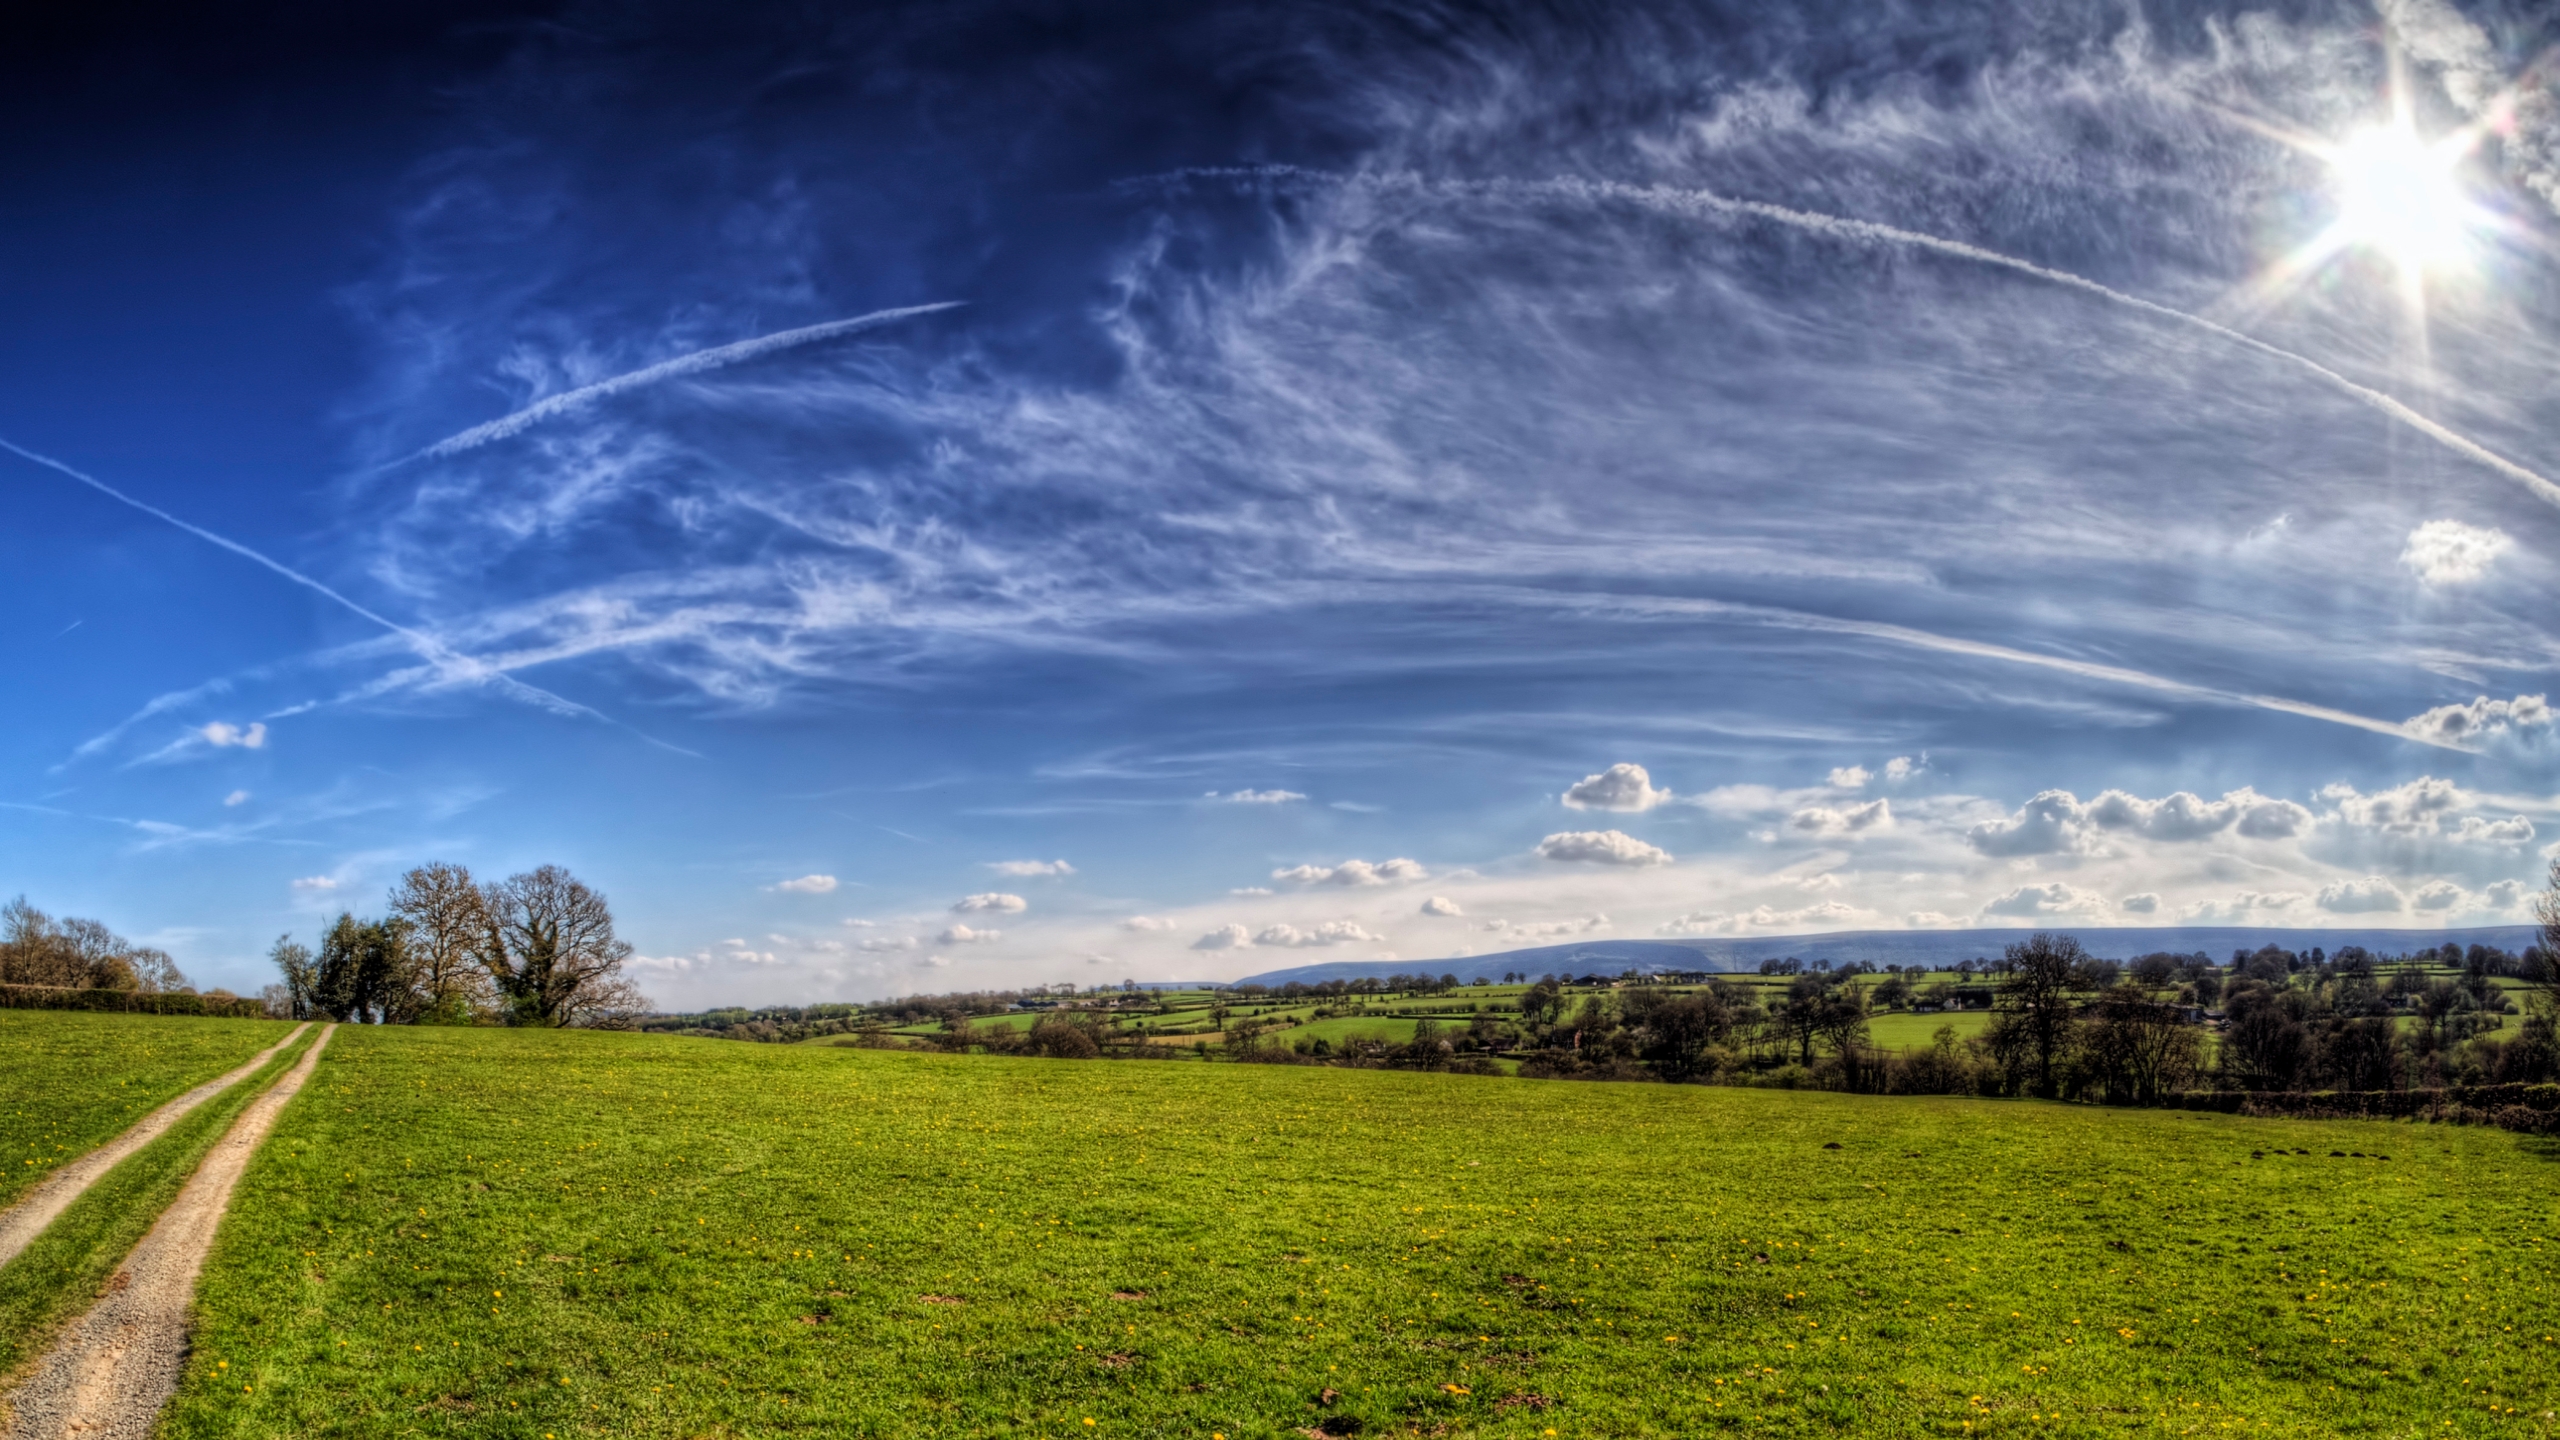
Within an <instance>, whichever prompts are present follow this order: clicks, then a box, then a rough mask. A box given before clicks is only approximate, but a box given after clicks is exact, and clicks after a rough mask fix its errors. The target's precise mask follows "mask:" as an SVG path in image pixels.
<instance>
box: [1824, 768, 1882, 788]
mask: <svg viewBox="0 0 2560 1440" xmlns="http://www.w3.org/2000/svg"><path fill="white" fill-rule="evenodd" d="M1830 778H1831V788H1832V789H1834V790H1858V789H1863V788H1865V786H1866V783H1867V782H1868V781H1870V780H1873V779H1874V778H1876V777H1875V776H1874V775H1873V774H1872V773H1870V772H1869V771H1868V769H1867V767H1866V766H1864V765H1843V766H1840V767H1839V768H1837V769H1835V770H1833V771H1832V772H1831V777H1830Z"/></svg>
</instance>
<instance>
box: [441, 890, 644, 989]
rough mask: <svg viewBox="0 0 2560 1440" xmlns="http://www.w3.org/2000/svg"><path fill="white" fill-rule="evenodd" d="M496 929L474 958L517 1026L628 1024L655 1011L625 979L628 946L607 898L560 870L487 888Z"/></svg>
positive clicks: (484, 895) (486, 902) (491, 927)
mask: <svg viewBox="0 0 2560 1440" xmlns="http://www.w3.org/2000/svg"><path fill="white" fill-rule="evenodd" d="M480 897H481V904H482V906H483V907H484V908H486V910H487V911H488V915H489V922H488V924H487V925H486V926H485V927H484V928H483V929H482V930H481V932H480V936H479V940H478V943H477V944H476V945H475V946H474V953H475V958H477V959H478V960H479V962H480V965H481V968H483V969H485V970H486V971H488V973H489V978H490V980H491V981H492V982H494V983H495V984H496V986H497V988H498V993H499V994H500V995H501V996H503V997H504V998H505V1001H506V1006H507V1015H508V1020H509V1023H511V1024H516V1025H552V1026H559V1025H619V1024H627V1023H629V1022H630V1020H631V1019H633V1018H634V1017H636V1016H637V1015H638V1014H639V1013H640V1012H642V1011H643V1010H645V1009H646V1008H647V1007H648V1003H649V1002H648V998H647V997H646V996H644V995H642V994H641V993H640V990H639V987H638V986H636V985H634V984H632V983H631V982H630V981H629V980H627V979H625V978H623V975H622V962H623V961H624V960H626V959H628V958H630V955H631V946H630V944H629V943H628V942H626V941H624V940H621V939H619V938H617V937H616V936H615V935H614V933H613V912H612V910H611V909H609V908H608V907H607V906H606V904H605V899H604V897H603V896H602V895H599V894H597V893H596V892H595V891H593V890H590V889H588V888H587V886H586V884H585V883H584V882H582V881H580V880H579V879H578V878H577V877H575V876H573V875H571V874H570V873H569V872H568V871H566V870H563V869H561V868H560V867H559V866H557V865H545V866H543V867H542V868H541V869H539V870H530V871H527V872H525V873H524V874H522V875H515V876H511V877H509V878H508V879H506V880H504V881H502V882H500V883H498V884H494V885H489V886H486V887H483V888H482V890H481V892H480Z"/></svg>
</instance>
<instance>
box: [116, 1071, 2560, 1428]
mask: <svg viewBox="0 0 2560 1440" xmlns="http://www.w3.org/2000/svg"><path fill="white" fill-rule="evenodd" d="M1834 1143H1836V1144H1838V1145H1839V1146H1840V1147H1841V1148H1839V1149H1836V1150H1835V1149H1829V1148H1826V1147H1827V1146H1829V1145H1831V1144H1834ZM2279 1147H2281V1148H2282V1149H2283V1150H2285V1151H2297V1150H2298V1151H2303V1152H2308V1153H2300V1154H2284V1155H2282V1156H2281V1157H2279V1154H2278V1153H2277V1152H2278V1150H2279ZM2332 1150H2337V1151H2342V1152H2346V1151H2354V1152H2365V1153H2362V1154H2359V1155H2341V1156H2338V1157H2336V1158H2332V1157H2331V1156H2330V1153H2329V1152H2330V1151H2332ZM2252 1152H2264V1158H2252ZM2376 1152H2386V1153H2388V1154H2390V1156H2391V1158H2390V1159H2388V1160H2384V1159H2380V1158H2378V1155H2377V1153H2376ZM2555 1178H2560V1151H2555V1149H2554V1147H2553V1146H2552V1145H2551V1144H2550V1143H2548V1142H2541V1141H2531V1140H2525V1139H2521V1138H2519V1137H2516V1136H2513V1135H2509V1134H2505V1133H2503V1132H2496V1131H2486V1130H2477V1131H2475V1130H2454V1129H2427V1128H2423V1127H2410V1126H2388V1125H2373V1124H2348V1123H2336V1124H2321V1123H2310V1122H2271V1121H2248V1120H2241V1119H2236V1118H2228V1117H2220V1116H2200V1115H2190V1114H2185V1113H2178V1112H2162V1111H2106V1110H2100V1109H2094V1108H2086V1107H2063V1106H2049V1105H2037V1104H2032V1103H2004V1102H1991V1101H1957V1100H1917V1099H1875V1098H1861V1097H1852V1096H1841V1095H1829V1094H1810V1093H1780V1092H1769V1091H1752V1090H1731V1089H1712V1088H1691V1087H1677V1088H1675V1087H1665V1086H1654V1085H1579V1084H1570V1083H1559V1082H1546V1083H1541V1082H1526V1081H1517V1080H1506V1079H1475V1078H1466V1077H1455V1076H1433V1075H1415V1074H1403V1073H1392V1072H1378V1071H1350V1070H1335V1069H1323V1068H1299V1067H1259V1066H1226V1065H1130V1064H1112V1063H1108V1062H1090V1063H1072V1062H1043V1061H1018V1060H1004V1059H992V1058H986V1057H965V1056H941V1055H928V1054H917V1053H904V1052H894V1051H862V1050H852V1049H836V1048H818V1047H784V1046H749V1045H722V1044H714V1043H708V1042H699V1041H684V1040H671V1039H658V1038H652V1037H638V1036H614V1035H595V1034H547V1033H545V1034H537V1033H525V1032H494V1031H470V1030H437V1029H414V1030H413V1029H393V1030H372V1029H356V1028H349V1029H346V1030H342V1031H341V1032H340V1034H339V1038H338V1039H337V1041H336V1042H334V1043H333V1045H332V1048H331V1049H330V1051H329V1052H328V1054H327V1055H326V1057H325V1058H324V1059H323V1061H322V1065H321V1069H320V1072H319V1074H318V1076H317V1077H315V1081H314V1083H313V1086H312V1087H311V1088H310V1089H309V1090H307V1091H306V1092H305V1095H304V1098H303V1099H302V1100H300V1101H298V1102H297V1103H296V1104H295V1105H294V1106H293V1107H292V1109H290V1110H289V1111H288V1112H287V1113H286V1116H285V1118H284V1120H283V1122H282V1124H281V1125H280V1127H279V1129H278V1131H277V1133H276V1135H275V1137H274V1139H273V1140H272V1141H270V1143H269V1145H268V1148H267V1150H266V1151H265V1152H264V1154H263V1155H262V1156H261V1158H260V1159H259V1161H258V1162H257V1164H256V1166H255V1167H254V1168H253V1170H252V1173H251V1174H250V1176H249V1177H248V1179H247V1180H246V1181H245V1182H244V1184H243V1186H242V1189H241V1191H240V1193H239V1195H238V1196H237V1197H236V1199H235V1202H234V1205H233V1209H232V1214H231V1218H230V1220H229V1222H228V1223H227V1224H226V1227H225V1229H224V1231H223V1234H222V1237H221V1239H220V1241H219V1244H218V1246H217V1250H216V1253H215V1255H214V1256H213V1258H212V1260H211V1261H210V1263H209V1265H208V1267H207V1270H206V1274H205V1277H204V1282H203V1286H202V1290H201V1292H200V1296H199V1305H200V1326H199V1329H198V1332H197V1336H196V1342H195V1349H194V1352H193V1357H192V1359H191V1362H190V1368H189V1373H188V1376H187V1378H186V1381H185V1383H184V1385H183V1388H182V1389H181V1391H180V1394H179V1396H178V1399H177V1400H176V1402H175V1403H174V1405H173V1408H172V1410H171V1411H170V1413H169V1416H168V1421H167V1427H168V1428H167V1430H166V1432H165V1433H167V1434H169V1435H172V1436H217V1435H219V1436H267V1435H278V1434H295V1435H312V1436H320V1435H391V1434H401V1435H412V1434H415V1435H472V1436H519V1437H525V1440H537V1437H550V1440H564V1437H567V1436H571V1435H577V1436H589V1435H599V1436H600V1435H664V1436H712V1435H736V1436H748V1435H781V1434H794V1433H801V1434H809V1435H950V1436H960V1435H1149V1436H1156V1435H1163V1436H1202V1437H1207V1436H1213V1435H1224V1436H1227V1437H1229V1440H1243V1437H1248V1436H1251V1437H1274V1436H1286V1435H1292V1434H1295V1433H1297V1432H1299V1431H1300V1430H1302V1429H1306V1428H1310V1427H1314V1426H1316V1425H1317V1424H1318V1423H1319V1421H1320V1420H1323V1419H1324V1418H1325V1417H1327V1416H1337V1417H1351V1418H1356V1419H1358V1420H1359V1421H1361V1422H1363V1424H1364V1427H1365V1428H1364V1432H1363V1433H1371V1434H1375V1433H1382V1432H1389V1433H1407V1432H1410V1431H1420V1432H1422V1433H1444V1434H1471V1435H1484V1436H1545V1435H1547V1434H1549V1433H1550V1432H1552V1433H1554V1434H1556V1435H1559V1436H1603V1435H1606V1436H1619V1435H1670V1434H1699V1433H1768V1434H1804V1435H1813V1434H1850V1433H1855V1434H1860V1435H2097V1434H2184V1433H2237V1432H2245V1433H2250V1434H2261V1435H2299V1436H2330V1435H2341V1434H2410V1433H2417V1432H2420V1431H2423V1432H2424V1433H2426V1434H2430V1435H2475V1434H2476V1435H2491V1434H2495V1435H2507V1434H2539V1433H2547V1432H2548V1430H2549V1428H2550V1424H2551V1422H2550V1421H2549V1420H2547V1419H2546V1418H2543V1412H2545V1411H2547V1410H2550V1409H2551V1408H2553V1403H2554V1398H2555V1397H2554V1395H2553V1393H2552V1391H2553V1389H2554V1378H2553V1377H2554V1376H2555V1374H2560V1343H2555V1342H2554V1341H2553V1340H2552V1339H2551V1338H2550V1337H2551V1336H2552V1335H2553V1334H2554V1333H2555V1331H2560V1297H2556V1296H2555V1294H2554V1291H2553V1280H2554V1275H2553V1263H2554V1262H2553V1253H2552V1249H2553V1242H2552V1240H2551V1239H2550V1237H2549V1236H2548V1235H2547V1233H2546V1232H2547V1231H2548V1230H2549V1219H2548V1217H2549V1210H2548V1207H2547V1205H2545V1204H2543V1203H2542V1202H2541V1201H2539V1200H2536V1199H2534V1198H2533V1197H2537V1196H2547V1195H2548V1194H2549V1193H2550V1191H2551V1187H2552V1183H2553V1181H2554V1179H2555ZM1327 1390H1332V1391H1335V1392H1338V1393H1337V1395H1336V1397H1335V1399H1334V1400H1333V1401H1332V1402H1331V1404H1330V1405H1327V1406H1323V1407H1321V1408H1320V1406H1319V1403H1318V1402H1319V1398H1320V1396H1321V1395H1322V1392H1324V1391H1327ZM1088 1420H1090V1421H1091V1422H1092V1423H1091V1424H1087V1423H1086V1422H1087V1421H1088ZM1444 1427H1445V1428H1444ZM1334 1428H1335V1430H1336V1431H1337V1432H1339V1431H1340V1430H1342V1428H1343V1425H1342V1422H1341V1421H1339V1420H1337V1421H1336V1422H1335V1427H1334Z"/></svg>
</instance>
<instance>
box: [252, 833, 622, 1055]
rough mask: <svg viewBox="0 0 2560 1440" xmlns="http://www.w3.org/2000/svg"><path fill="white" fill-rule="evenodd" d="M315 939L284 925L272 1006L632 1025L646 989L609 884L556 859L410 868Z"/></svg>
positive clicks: (425, 1021)
mask: <svg viewBox="0 0 2560 1440" xmlns="http://www.w3.org/2000/svg"><path fill="white" fill-rule="evenodd" d="M319 938H320V943H319V945H318V947H317V948H316V949H315V948H313V947H311V946H307V945H304V944H303V943H301V942H300V941H298V940H296V939H294V938H293V936H292V935H290V934H286V935H283V936H280V937H278V938H277V940H276V943H275V947H274V949H272V950H271V951H270V952H269V957H268V958H270V959H271V960H273V961H274V962H275V966H276V969H277V971H278V972H279V973H280V974H281V975H282V977H283V978H282V980H281V981H280V982H279V983H277V984H275V985H271V986H269V987H268V988H267V991H266V997H265V998H266V999H267V1002H268V1006H269V1008H270V1009H271V1010H273V1011H276V1012H277V1013H280V1014H283V1015H286V1016H288V1017H290V1018H292V1019H296V1020H308V1019H315V1018H321V1017H326V1018H328V1019H331V1020H338V1021H345V1022H350V1023H357V1024H377V1025H530V1026H567V1025H585V1026H601V1027H610V1028H624V1029H627V1028H632V1027H634V1026H636V1025H637V1024H638V1022H639V1020H640V1018H641V1017H642V1016H643V1015H644V1014H646V1013H647V1011H648V1009H649V1001H648V998H647V997H646V996H644V995H642V994H641V993H640V989H639V987H638V985H636V984H635V983H634V982H632V981H631V980H630V979H629V978H628V977H627V976H625V975H624V974H623V973H622V967H623V963H624V962H625V961H626V960H628V959H630V957H631V946H630V943H629V942H627V941H625V940H623V939H621V938H620V937H618V936H617V935H615V934H614V928H613V911H612V907H611V906H609V905H608V904H607V903H606V902H605V897H604V896H603V894H602V893H600V892H598V891H596V890H594V889H592V888H590V887H589V886H588V885H587V884H586V883H585V882H584V881H581V880H579V879H578V878H577V877H576V876H574V875H571V874H570V873H569V872H568V871H567V870H564V869H562V868H561V867H559V866H557V865H544V866H541V867H540V868H538V869H534V870H528V871H526V872H524V873H522V874H520V875H512V876H509V877H508V878H506V879H504V880H499V881H492V882H490V883H488V884H485V885H484V884H478V883H475V882H474V881H473V879H472V877H471V872H470V870H469V869H467V868H465V867H463V866H460V865H450V864H444V863H436V864H430V865H421V866H419V867H417V868H416V869H414V870H411V871H410V872H409V873H408V874H406V875H403V876H402V877H401V878H400V883H399V884H397V885H395V886H393V887H392V890H391V894H390V896H389V898H388V899H387V900H386V901H385V902H384V909H383V914H382V915H381V916H380V917H379V918H376V919H369V920H360V919H358V918H356V916H355V915H354V914H352V913H341V914H340V915H339V916H338V918H337V920H336V921H335V922H333V923H332V924H331V925H330V926H329V928H328V929H326V930H324V931H323V932H321V935H320V937H319Z"/></svg>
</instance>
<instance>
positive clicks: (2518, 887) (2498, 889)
mask: <svg viewBox="0 0 2560 1440" xmlns="http://www.w3.org/2000/svg"><path fill="white" fill-rule="evenodd" d="M2480 898H2481V900H2482V901H2483V902H2485V903H2486V904H2488V905H2489V906H2490V907H2491V908H2492V909H2497V910H2509V909H2513V908H2514V907H2515V904H2516V902H2517V901H2519V900H2522V899H2523V898H2524V883H2523V882H2522V881H2518V880H2501V881H2499V882H2498V883H2497V884H2495V885H2492V886H2490V887H2489V888H2488V889H2486V890H2483V891H2481V892H2480Z"/></svg>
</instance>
